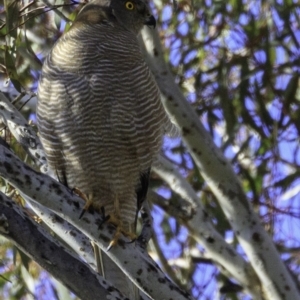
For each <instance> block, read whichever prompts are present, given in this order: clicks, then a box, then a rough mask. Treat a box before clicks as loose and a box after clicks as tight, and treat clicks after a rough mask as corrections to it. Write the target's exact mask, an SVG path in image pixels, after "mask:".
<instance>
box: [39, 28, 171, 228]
mask: <svg viewBox="0 0 300 300" xmlns="http://www.w3.org/2000/svg"><path fill="white" fill-rule="evenodd" d="M101 26H106V28H105V31H104V30H103V28H101ZM38 99H39V101H38V106H37V118H38V128H39V132H40V135H41V140H42V143H43V145H44V148H45V152H46V155H47V158H48V162H49V166H50V168H52V169H53V170H54V172H56V173H57V174H58V176H59V178H60V180H61V181H64V182H65V183H67V184H68V186H69V187H71V188H73V187H76V188H79V189H80V190H81V192H83V193H85V194H86V195H88V197H90V198H91V199H92V201H93V205H94V207H95V208H96V209H100V207H102V206H104V207H105V211H106V212H107V213H108V214H114V213H116V211H119V212H120V216H119V217H121V219H122V222H123V224H124V226H126V227H127V226H130V225H131V224H132V223H133V222H134V219H135V214H136V210H135V208H136V205H137V204H136V193H135V190H136V186H137V185H138V183H139V179H140V175H141V173H143V172H146V171H147V170H148V168H149V167H150V166H151V163H152V161H153V159H154V157H155V155H156V154H157V152H158V151H159V149H160V147H161V141H162V135H163V130H164V124H165V122H166V120H167V116H166V113H165V111H164V109H163V107H162V104H161V102H160V96H159V91H158V88H157V86H156V84H155V82H154V79H153V78H152V76H151V74H150V71H149V70H148V68H147V66H146V65H145V62H144V61H143V58H142V55H141V52H140V49H139V46H138V42H137V38H136V36H135V35H134V34H133V33H131V32H129V31H125V30H118V28H117V25H114V26H112V25H109V24H101V25H100V24H98V25H94V26H92V27H91V26H89V27H88V26H83V27H80V28H77V27H75V28H74V29H73V30H70V31H69V32H68V33H67V34H65V35H64V36H63V37H62V38H61V39H60V40H59V41H58V43H57V44H56V45H55V47H54V48H53V50H52V52H51V53H50V55H49V56H48V57H47V59H46V61H45V63H44V66H43V69H42V75H41V79H40V83H39V87H38ZM116 199H117V201H116Z"/></svg>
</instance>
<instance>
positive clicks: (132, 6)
mask: <svg viewBox="0 0 300 300" xmlns="http://www.w3.org/2000/svg"><path fill="white" fill-rule="evenodd" d="M125 6H126V8H127V9H128V10H133V9H134V4H133V3H132V2H130V1H127V2H126V4H125Z"/></svg>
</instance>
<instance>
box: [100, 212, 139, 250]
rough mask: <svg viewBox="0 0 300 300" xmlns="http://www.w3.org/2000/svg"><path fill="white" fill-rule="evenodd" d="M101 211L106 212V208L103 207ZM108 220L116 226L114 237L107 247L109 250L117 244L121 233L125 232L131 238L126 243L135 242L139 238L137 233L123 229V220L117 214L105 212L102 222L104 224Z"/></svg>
mask: <svg viewBox="0 0 300 300" xmlns="http://www.w3.org/2000/svg"><path fill="white" fill-rule="evenodd" d="M101 212H102V213H103V212H104V208H103V209H102V208H101ZM107 221H108V222H109V223H111V224H112V225H114V226H115V227H116V232H115V234H114V237H113V239H112V240H111V241H110V243H109V245H108V247H107V248H106V250H107V251H109V250H110V249H111V248H112V247H113V246H115V245H116V244H117V242H118V240H119V238H120V236H121V234H123V235H124V236H125V237H127V238H129V239H130V242H126V243H133V242H134V241H135V240H136V238H137V236H136V234H134V233H133V232H129V231H128V230H125V229H123V228H122V227H123V226H122V222H121V221H120V218H118V217H117V216H115V215H108V216H105V214H104V220H103V222H101V224H103V223H104V222H107ZM100 226H101V225H100Z"/></svg>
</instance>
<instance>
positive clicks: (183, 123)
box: [141, 27, 300, 300]
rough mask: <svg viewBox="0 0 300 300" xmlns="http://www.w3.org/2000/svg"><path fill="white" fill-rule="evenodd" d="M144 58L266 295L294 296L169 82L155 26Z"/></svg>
mask: <svg viewBox="0 0 300 300" xmlns="http://www.w3.org/2000/svg"><path fill="white" fill-rule="evenodd" d="M142 38H143V42H141V46H142V50H143V51H144V54H145V57H146V61H147V63H148V66H149V67H150V69H151V71H152V73H153V74H154V77H155V79H156V81H157V84H158V85H159V88H160V90H161V92H162V94H163V95H164V97H163V102H164V106H165V108H166V109H167V111H168V113H169V114H170V116H171V118H172V121H174V122H175V124H176V125H177V126H178V128H180V130H181V132H182V137H183V140H184V141H185V144H186V146H187V148H188V149H189V151H190V154H191V155H192V157H193V159H194V160H195V162H196V164H197V166H198V168H199V170H200V172H201V174H202V176H203V178H204V179H205V181H206V182H207V184H208V185H209V187H210V188H211V190H212V191H213V193H214V194H215V195H216V197H217V199H218V201H219V202H220V205H221V207H222V209H223V211H224V213H225V215H226V217H227V219H228V221H229V222H230V224H231V226H232V228H233V230H234V232H235V234H236V236H237V238H238V240H239V242H240V244H241V246H242V247H243V249H244V251H245V253H246V255H247V257H248V259H249V261H250V263H251V264H252V267H253V269H254V270H255V272H256V274H257V275H258V277H259V279H260V281H261V283H262V287H263V289H264V291H265V293H266V296H267V298H268V299H270V300H277V299H278V300H281V299H283V298H284V299H295V300H296V299H300V296H299V291H298V290H297V287H296V285H295V283H294V281H293V280H292V278H291V276H290V273H289V272H288V270H287V268H286V266H285V265H284V263H283V261H282V260H281V257H280V256H279V254H278V252H277V250H276V248H275V246H274V244H273V241H272V239H271V237H270V236H269V235H268V234H267V233H266V231H265V230H264V228H263V226H262V225H261V223H260V220H259V218H258V216H257V215H256V214H255V213H254V212H253V210H252V208H251V207H250V205H249V202H248V199H247V197H246V196H245V194H244V192H243V190H242V187H241V184H240V182H239V180H238V178H237V176H236V175H235V173H234V172H233V169H232V166H231V165H230V163H229V162H228V161H227V159H226V158H225V157H224V155H223V154H222V152H221V151H220V150H219V149H218V148H217V147H216V146H215V144H214V142H213V140H212V138H211V137H210V135H209V134H208V133H207V132H206V130H205V128H204V127H203V125H202V124H201V122H200V121H199V118H198V116H197V114H196V112H195V111H194V110H193V109H192V107H191V106H190V104H189V103H188V102H187V101H186V99H185V98H184V96H183V94H182V92H181V91H180V89H179V87H178V86H177V85H176V84H175V82H174V80H173V76H172V74H171V72H170V71H169V69H168V67H167V65H166V63H165V61H164V58H163V52H162V47H161V43H160V39H159V35H158V32H157V30H156V31H154V32H153V30H150V29H149V28H146V27H145V28H144V30H143V31H142Z"/></svg>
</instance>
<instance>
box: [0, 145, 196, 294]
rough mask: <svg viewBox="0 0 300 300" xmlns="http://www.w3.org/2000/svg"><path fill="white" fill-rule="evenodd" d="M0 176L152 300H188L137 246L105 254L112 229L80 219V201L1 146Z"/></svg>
mask: <svg viewBox="0 0 300 300" xmlns="http://www.w3.org/2000/svg"><path fill="white" fill-rule="evenodd" d="M0 159H1V161H0V176H1V177H3V178H5V179H6V180H7V181H9V182H10V184H12V185H13V186H15V187H16V188H17V189H18V190H20V191H21V193H23V194H25V195H27V196H28V197H30V198H31V199H32V201H36V202H38V203H40V204H42V205H44V206H46V207H48V208H49V209H51V210H52V211H54V212H55V213H56V214H57V215H59V216H60V217H61V218H63V219H65V220H66V221H67V222H69V223H70V224H72V225H73V226H75V227H76V228H77V229H78V230H80V231H81V232H83V233H84V234H85V235H86V236H87V237H88V238H89V239H91V240H92V241H93V242H94V243H96V244H97V245H98V246H99V247H100V248H101V250H103V251H104V252H106V253H107V255H108V256H109V257H110V258H111V259H112V260H113V261H114V262H115V263H116V264H117V265H118V266H119V267H120V268H121V269H122V270H123V272H124V273H126V274H127V276H128V277H129V278H130V279H131V280H132V281H133V282H134V283H135V284H136V285H137V286H138V287H139V288H140V289H141V290H142V291H143V292H144V293H145V294H146V295H147V296H148V297H149V298H151V299H161V298H172V297H173V298H174V299H178V300H180V299H191V298H190V296H189V295H188V293H187V292H184V291H182V290H180V289H179V288H178V287H177V286H176V285H175V284H173V283H172V282H171V281H170V280H169V279H168V278H167V277H166V276H165V275H164V274H163V272H162V271H161V270H160V269H159V267H158V266H157V265H156V264H155V262H154V261H153V260H152V259H151V257H150V256H149V255H148V254H147V253H146V252H145V250H144V249H143V248H141V247H138V244H136V243H129V242H130V241H129V240H127V239H125V238H124V239H120V240H119V241H118V244H117V245H115V246H114V247H112V248H111V249H110V251H107V250H106V249H107V246H108V245H109V242H110V241H111V240H112V238H113V236H114V227H113V226H112V225H111V224H106V223H104V224H103V225H102V226H101V230H99V228H98V227H99V224H102V221H103V220H102V219H101V217H100V216H99V215H98V214H91V213H88V212H86V213H85V215H84V216H83V217H82V218H81V219H79V218H78V216H79V215H80V212H81V210H82V209H83V204H84V203H83V200H82V199H81V198H80V197H78V196H76V195H74V194H72V193H71V191H70V190H69V189H68V188H67V187H65V186H64V185H62V184H60V183H58V182H56V181H55V180H53V179H52V178H50V177H49V176H47V175H45V174H40V173H38V172H36V171H34V170H33V169H31V168H30V167H29V166H27V165H26V164H25V163H23V162H22V161H21V160H20V159H19V158H18V157H16V156H15V155H14V154H13V153H12V152H10V151H9V150H7V149H6V148H5V147H3V146H0Z"/></svg>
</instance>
